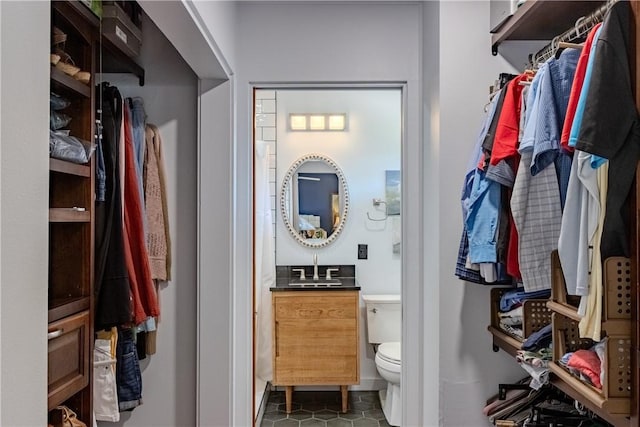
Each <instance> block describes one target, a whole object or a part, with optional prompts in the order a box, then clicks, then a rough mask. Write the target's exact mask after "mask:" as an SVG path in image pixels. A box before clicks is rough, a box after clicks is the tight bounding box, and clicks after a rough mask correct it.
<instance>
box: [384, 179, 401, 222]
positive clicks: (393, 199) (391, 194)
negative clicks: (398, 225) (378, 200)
mask: <svg viewBox="0 0 640 427" xmlns="http://www.w3.org/2000/svg"><path fill="white" fill-rule="evenodd" d="M384 173H385V193H386V194H385V199H386V201H387V215H400V194H401V188H400V171H399V170H387V171H384Z"/></svg>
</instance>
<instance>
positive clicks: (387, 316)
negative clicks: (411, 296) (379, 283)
mask: <svg viewBox="0 0 640 427" xmlns="http://www.w3.org/2000/svg"><path fill="white" fill-rule="evenodd" d="M362 299H363V300H364V303H365V306H366V310H367V339H368V342H369V343H370V344H380V343H383V342H392V341H400V337H401V336H402V303H401V302H400V295H362Z"/></svg>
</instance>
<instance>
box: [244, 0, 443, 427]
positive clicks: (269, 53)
mask: <svg viewBox="0 0 640 427" xmlns="http://www.w3.org/2000/svg"><path fill="white" fill-rule="evenodd" d="M421 7H422V6H421V5H420V4H418V3H413V4H412V3H391V2H389V3H386V2H385V3H376V4H366V5H363V4H359V3H358V2H344V3H342V2H326V3H323V2H291V3H287V2H269V3H267V2H251V3H249V2H247V3H244V2H240V3H239V6H238V11H237V22H238V26H237V31H236V36H237V42H236V43H237V45H236V48H237V50H236V67H235V76H234V77H235V83H236V97H235V99H236V102H237V109H236V112H237V127H236V130H237V144H236V150H237V151H236V156H237V157H236V164H235V165H236V174H235V176H234V180H235V185H236V196H237V199H236V206H235V208H236V221H237V223H238V224H249V223H250V222H251V213H252V209H251V200H250V194H251V192H250V189H251V183H250V179H251V174H250V171H251V170H252V169H251V156H252V145H251V124H252V113H251V93H250V90H249V89H250V87H251V84H252V83H255V84H256V85H257V86H259V83H264V82H270V83H274V82H275V83H278V82H283V83H295V82H302V83H305V82H380V81H382V82H390V81H393V82H407V87H406V99H405V107H406V109H405V111H404V117H405V119H406V123H407V126H406V127H405V128H404V129H403V132H404V133H403V136H404V142H405V143H406V145H405V146H403V150H405V151H404V154H403V156H406V159H411V160H410V161H409V162H406V163H403V165H402V170H403V171H409V170H411V171H413V172H409V175H408V179H407V180H406V181H405V182H403V185H405V184H406V185H405V186H404V188H403V191H406V193H405V194H414V195H418V196H417V197H414V198H407V200H406V204H405V205H403V212H406V215H404V216H403V224H413V223H416V222H419V221H418V220H417V217H418V216H419V215H421V214H420V212H421V209H420V208H421V206H420V203H421V200H422V182H421V180H420V179H419V170H418V167H417V166H418V162H419V160H418V159H419V158H420V156H421V155H422V150H421V148H420V146H421V137H422V135H421V130H420V129H421V126H420V121H421V120H420V118H421V116H420V99H421V95H422V93H421V74H420V70H421V53H420V52H421V46H422V45H421V41H422V40H421V34H422V26H421V17H422V15H421V13H422V9H421ZM409 164H410V167H411V169H407V165H409ZM405 221H406V222H405ZM419 232H420V231H419V229H418V228H413V229H412V230H411V235H409V232H405V234H404V235H403V244H404V246H403V248H404V250H405V252H404V253H403V257H406V258H405V260H406V261H407V263H408V265H412V266H418V265H420V264H421V262H422V259H421V258H419V254H420V241H419V238H417V237H416V236H419V234H418V233H419ZM237 233H238V234H237V240H236V241H237V252H236V254H237V255H236V256H238V259H251V234H250V230H249V228H246V227H245V228H244V229H240V228H239V229H237ZM236 265H237V266H238V270H237V272H236V276H235V277H236V292H235V298H236V300H235V301H236V303H235V304H234V308H235V313H234V315H235V318H234V321H235V323H236V329H235V333H234V335H235V337H236V339H237V340H238V341H237V342H236V347H235V348H234V358H235V361H236V363H238V364H239V366H246V367H249V366H250V365H251V355H250V352H249V351H248V350H249V349H250V348H251V347H250V341H249V340H248V339H247V338H245V337H247V335H250V333H251V329H250V327H251V325H250V321H251V318H250V317H249V316H248V314H250V313H251V274H250V273H251V272H250V271H249V270H248V269H246V267H243V266H241V265H238V263H236ZM420 274H421V270H420V268H412V269H410V270H408V272H407V274H406V275H405V276H404V277H403V284H405V285H406V284H408V285H407V287H406V288H407V289H409V290H410V291H411V292H415V291H416V290H417V289H420V288H421V287H422V286H436V285H437V284H436V283H432V282H429V283H428V284H424V283H423V282H422V276H421V275H420ZM411 292H409V293H407V294H404V289H403V295H404V296H405V297H406V296H407V295H410V298H408V299H411V298H412V297H413V296H414V295H413V294H412V293H411ZM431 305H433V306H436V305H437V303H436V301H435V300H432V304H431ZM404 308H405V311H404V315H405V317H406V319H407V320H406V321H407V322H411V323H410V324H417V323H418V314H419V313H418V311H419V309H420V305H419V304H412V305H405V307H404ZM430 312H433V311H430ZM431 324H435V323H431ZM412 329H413V328H412ZM412 332H413V333H418V334H420V333H422V326H419V327H418V328H416V329H414V330H413V331H412ZM427 335H428V337H429V342H431V343H432V342H434V341H437V331H436V330H435V328H429V329H428V331H427ZM417 342H418V341H416V340H408V339H405V340H404V345H405V349H404V354H405V355H406V357H407V359H412V362H411V363H410V365H409V366H419V365H420V364H422V363H424V360H425V359H424V358H423V357H422V356H423V353H422V350H418V349H416V348H414V347H413V346H417ZM429 352H430V357H429V358H428V359H426V360H428V361H429V363H430V366H431V368H432V369H434V370H435V372H437V363H438V360H437V348H435V347H433V346H431V348H430V349H429ZM245 358H246V360H245ZM403 358H404V356H403ZM403 364H404V360H403ZM415 374H416V373H411V374H410V375H411V376H413V375H415ZM436 377H437V374H436ZM432 378H434V377H432ZM238 380H239V381H238ZM243 380H244V381H245V382H244V383H245V384H246V379H243V378H236V383H235V384H236V386H238V387H242V384H243V382H242V381H243ZM249 381H250V379H249ZM420 385H421V384H419V380H418V381H412V383H411V385H410V387H414V389H415V388H417V387H419V386H420ZM410 387H407V389H409V390H411V388H410ZM426 387H427V388H428V389H429V390H428V396H427V398H426V399H425V401H424V402H423V401H422V400H421V399H419V395H418V394H416V393H409V394H408V404H407V405H406V406H407V408H409V409H408V411H409V412H410V413H411V414H412V416H413V417H415V418H409V419H406V420H405V421H406V424H407V425H433V424H434V423H437V417H438V414H437V406H436V405H437V403H436V402H437V390H438V386H437V382H434V381H431V382H430V383H428V385H427V386H426ZM239 395H240V396H241V397H242V396H245V397H246V396H248V395H249V392H247V393H242V392H239ZM246 398H248V399H250V396H249V397H246ZM249 402H250V400H249ZM425 402H426V404H425ZM247 406H249V405H248V404H247ZM423 412H424V414H425V418H422V415H421V414H422V413H423ZM243 421H244V422H243ZM236 422H237V425H247V424H248V423H249V422H250V421H249V419H241V418H239V419H237V420H236Z"/></svg>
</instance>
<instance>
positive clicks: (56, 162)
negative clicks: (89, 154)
mask: <svg viewBox="0 0 640 427" xmlns="http://www.w3.org/2000/svg"><path fill="white" fill-rule="evenodd" d="M49 170H50V171H51V172H59V173H65V174H67V175H76V176H83V177H86V178H89V177H90V176H91V166H89V165H79V164H77V163H71V162H67V161H65V160H60V159H54V158H49Z"/></svg>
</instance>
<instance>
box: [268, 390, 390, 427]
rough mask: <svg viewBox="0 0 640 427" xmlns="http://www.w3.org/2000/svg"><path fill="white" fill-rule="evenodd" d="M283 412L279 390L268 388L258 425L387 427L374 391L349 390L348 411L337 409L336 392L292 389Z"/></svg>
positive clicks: (338, 407)
mask: <svg viewBox="0 0 640 427" xmlns="http://www.w3.org/2000/svg"><path fill="white" fill-rule="evenodd" d="M292 401H293V402H292V408H291V409H292V410H291V413H290V414H288V415H287V413H286V411H285V398H284V392H283V391H272V392H271V393H270V394H269V400H268V402H267V406H266V408H265V411H264V416H263V417H262V423H261V424H260V427H387V426H389V424H388V423H387V420H386V419H385V418H384V413H383V412H382V409H381V408H380V399H379V398H378V392H377V391H351V392H349V410H348V411H347V412H346V413H344V414H343V413H342V412H340V406H341V404H340V402H341V401H340V392H339V391H335V392H334V391H295V390H294V392H293V399H292Z"/></svg>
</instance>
